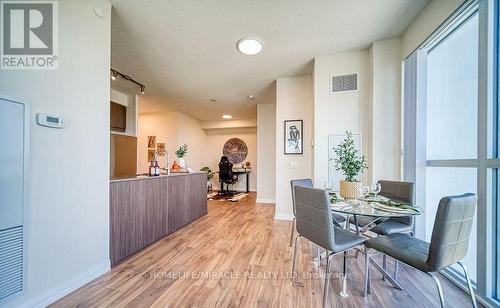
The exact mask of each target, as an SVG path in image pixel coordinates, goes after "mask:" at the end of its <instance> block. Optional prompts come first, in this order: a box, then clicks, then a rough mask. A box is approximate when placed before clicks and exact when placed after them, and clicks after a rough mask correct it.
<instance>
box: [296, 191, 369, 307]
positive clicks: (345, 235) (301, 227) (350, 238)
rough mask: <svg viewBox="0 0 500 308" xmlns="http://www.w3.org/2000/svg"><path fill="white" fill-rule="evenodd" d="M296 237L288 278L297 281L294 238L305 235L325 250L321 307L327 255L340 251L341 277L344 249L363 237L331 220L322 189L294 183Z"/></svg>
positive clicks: (345, 255)
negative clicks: (290, 272)
mask: <svg viewBox="0 0 500 308" xmlns="http://www.w3.org/2000/svg"><path fill="white" fill-rule="evenodd" d="M294 191H295V192H294V193H295V206H296V209H295V210H296V224H297V233H298V235H297V237H296V238H295V247H294V249H293V263H292V264H293V265H292V282H293V284H294V285H301V283H298V282H297V273H296V259H297V247H298V241H299V239H300V238H301V237H304V238H306V239H308V240H309V241H311V242H313V243H315V244H316V245H318V246H321V247H323V248H324V249H325V250H326V269H325V273H326V275H325V283H324V290H323V307H325V305H326V301H327V296H328V285H329V281H330V279H329V276H330V258H331V257H332V256H334V255H337V254H340V253H344V268H343V272H344V277H345V274H346V272H347V251H348V250H350V249H352V248H354V247H356V246H358V245H361V244H363V242H364V241H365V238H364V237H361V236H359V235H356V234H355V233H352V232H349V231H347V230H345V229H343V228H341V227H338V226H336V225H335V224H334V222H333V219H332V215H331V206H330V196H329V195H328V193H327V192H326V191H325V190H322V189H316V188H308V187H303V186H299V185H296V186H294Z"/></svg>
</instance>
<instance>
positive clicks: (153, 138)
mask: <svg viewBox="0 0 500 308" xmlns="http://www.w3.org/2000/svg"><path fill="white" fill-rule="evenodd" d="M154 148H156V136H148V149H154Z"/></svg>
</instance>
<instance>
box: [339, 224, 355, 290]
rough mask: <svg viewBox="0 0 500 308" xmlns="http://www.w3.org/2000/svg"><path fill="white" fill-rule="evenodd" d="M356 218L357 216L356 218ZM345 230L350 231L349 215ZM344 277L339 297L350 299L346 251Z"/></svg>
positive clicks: (345, 252)
mask: <svg viewBox="0 0 500 308" xmlns="http://www.w3.org/2000/svg"><path fill="white" fill-rule="evenodd" d="M354 217H356V216H354ZM345 229H346V230H347V231H349V229H350V226H349V215H347V216H346V221H345ZM343 265H344V266H343V276H342V290H340V292H339V295H340V296H342V297H348V296H349V294H347V275H346V273H347V251H344V264H343Z"/></svg>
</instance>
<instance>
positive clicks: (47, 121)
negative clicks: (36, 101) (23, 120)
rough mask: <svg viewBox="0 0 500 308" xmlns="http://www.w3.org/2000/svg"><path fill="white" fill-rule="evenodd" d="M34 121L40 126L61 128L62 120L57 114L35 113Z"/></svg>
mask: <svg viewBox="0 0 500 308" xmlns="http://www.w3.org/2000/svg"><path fill="white" fill-rule="evenodd" d="M36 122H37V123H38V125H41V126H47V127H52V128H63V121H62V119H61V117H60V116H58V115H57V114H47V113H37V114H36Z"/></svg>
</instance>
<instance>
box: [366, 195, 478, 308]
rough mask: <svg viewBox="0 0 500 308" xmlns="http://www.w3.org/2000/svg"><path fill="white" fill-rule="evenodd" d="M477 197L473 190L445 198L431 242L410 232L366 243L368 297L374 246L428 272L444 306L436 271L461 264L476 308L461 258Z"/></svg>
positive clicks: (440, 202) (469, 231)
mask: <svg viewBox="0 0 500 308" xmlns="http://www.w3.org/2000/svg"><path fill="white" fill-rule="evenodd" d="M476 204H477V196H476V195H475V194H472V193H467V194H463V195H460V196H449V197H443V198H442V199H441V200H440V201H439V206H438V210H437V213H436V219H435V221H434V227H433V229H432V237H431V242H430V243H427V242H425V241H422V240H420V239H417V238H414V237H412V236H410V235H409V234H407V233H393V234H389V235H386V236H380V237H376V238H372V239H369V240H367V241H366V242H365V292H364V294H365V296H366V293H367V292H370V262H373V260H372V255H371V254H370V252H369V250H370V249H375V250H377V251H379V252H382V253H384V254H386V255H388V256H391V257H393V258H394V259H396V260H399V261H401V262H403V263H405V264H408V265H409V266H411V267H413V268H416V269H418V270H420V271H422V272H424V273H427V274H429V275H430V276H431V277H432V279H433V280H434V282H435V283H436V286H437V289H438V293H439V300H440V303H441V307H444V296H443V290H442V288H441V283H440V282H439V279H438V278H437V276H436V273H437V272H438V271H440V270H442V269H445V268H447V267H449V266H451V265H453V264H455V263H458V264H459V265H460V266H461V267H462V269H463V271H464V274H465V278H466V280H467V286H468V287H469V293H470V297H471V301H472V306H473V307H477V305H476V298H475V296H474V290H473V288H472V284H471V281H470V277H469V274H468V272H467V268H466V267H465V265H464V264H463V263H462V262H461V260H462V259H463V258H464V257H465V256H466V255H467V250H468V248H469V238H470V234H471V230H472V223H473V220H474V215H475V209H476Z"/></svg>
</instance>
